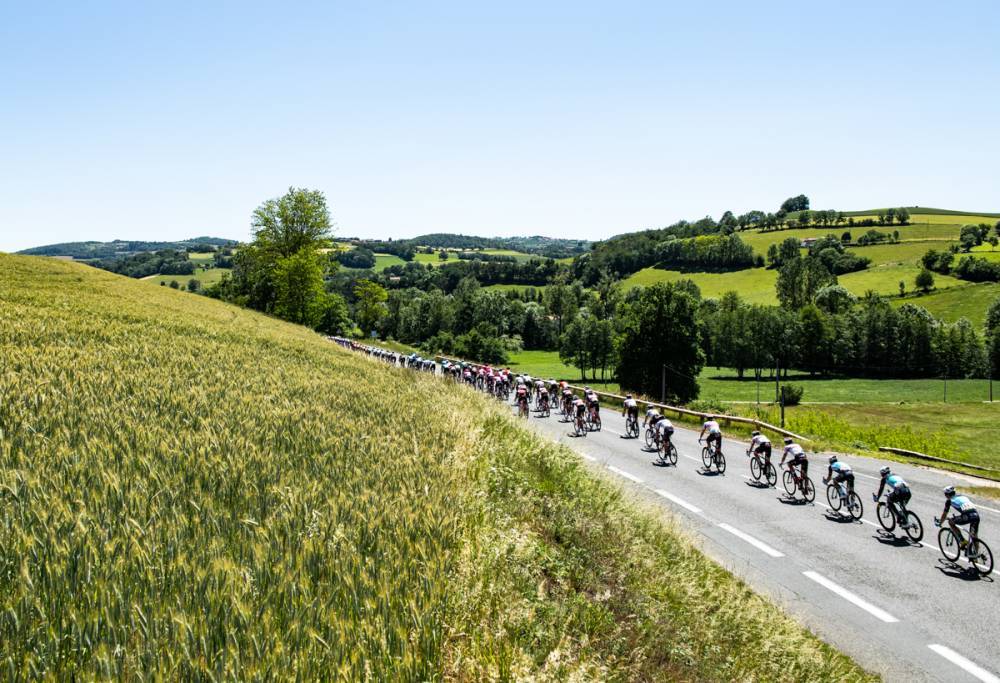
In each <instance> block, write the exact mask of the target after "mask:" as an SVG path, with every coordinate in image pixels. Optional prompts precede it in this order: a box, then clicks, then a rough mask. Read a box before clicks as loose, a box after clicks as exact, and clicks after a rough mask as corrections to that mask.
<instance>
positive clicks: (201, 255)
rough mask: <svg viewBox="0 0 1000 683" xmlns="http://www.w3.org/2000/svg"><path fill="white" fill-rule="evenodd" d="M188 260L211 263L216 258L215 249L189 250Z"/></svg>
mask: <svg viewBox="0 0 1000 683" xmlns="http://www.w3.org/2000/svg"><path fill="white" fill-rule="evenodd" d="M188 260H189V261H194V262H195V263H198V264H203V263H211V262H212V261H213V260H215V252H213V251H189V252H188Z"/></svg>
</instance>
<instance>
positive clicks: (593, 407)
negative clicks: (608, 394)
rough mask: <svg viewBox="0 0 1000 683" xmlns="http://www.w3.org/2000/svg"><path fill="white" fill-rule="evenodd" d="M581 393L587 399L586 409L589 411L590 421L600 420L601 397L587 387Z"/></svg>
mask: <svg viewBox="0 0 1000 683" xmlns="http://www.w3.org/2000/svg"><path fill="white" fill-rule="evenodd" d="M583 395H584V397H585V398H586V400H587V410H589V411H590V419H591V421H592V422H600V421H601V398H600V397H599V396H598V395H597V393H596V392H595V391H594V390H593V389H591V388H590V387H587V388H585V389H584V390H583Z"/></svg>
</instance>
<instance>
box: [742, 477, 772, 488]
mask: <svg viewBox="0 0 1000 683" xmlns="http://www.w3.org/2000/svg"><path fill="white" fill-rule="evenodd" d="M744 483H745V484H746V485H747V486H749V487H750V488H752V489H769V488H771V485H770V484H768V483H766V482H763V481H754V480H753V479H749V480H747V481H745V482H744Z"/></svg>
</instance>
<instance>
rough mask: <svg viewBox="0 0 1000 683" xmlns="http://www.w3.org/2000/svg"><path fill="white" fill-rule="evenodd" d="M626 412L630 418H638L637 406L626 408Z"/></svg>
mask: <svg viewBox="0 0 1000 683" xmlns="http://www.w3.org/2000/svg"><path fill="white" fill-rule="evenodd" d="M628 414H629V417H631V418H632V419H634V420H638V419H639V407H638V406H635V407H633V408H629V409H628Z"/></svg>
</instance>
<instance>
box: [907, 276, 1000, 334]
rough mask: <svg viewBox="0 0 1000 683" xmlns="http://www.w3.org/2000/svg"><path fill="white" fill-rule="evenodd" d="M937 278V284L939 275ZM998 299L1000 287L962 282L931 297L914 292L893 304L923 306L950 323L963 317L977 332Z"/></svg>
mask: <svg viewBox="0 0 1000 683" xmlns="http://www.w3.org/2000/svg"><path fill="white" fill-rule="evenodd" d="M934 277H935V282H936V281H937V275H935V276H934ZM997 298H1000V284H997V283H992V282H983V283H979V284H970V283H962V285H961V286H957V287H949V288H947V289H938V290H936V291H932V292H930V293H928V294H920V293H911V294H910V295H909V296H906V297H902V298H900V297H896V298H894V299H890V301H889V303H891V304H892V305H893V306H902V305H903V304H914V305H916V306H922V307H923V308H926V309H927V310H928V311H930V312H931V314H933V315H934V316H936V317H938V318H940V319H942V320H945V321H947V322H950V323H954V322H957V321H958V319H959V318H968V319H969V321H970V322H971V323H972V324H973V325H975V326H976V329H982V326H983V324H984V323H985V322H986V311H987V310H988V309H989V307H990V304H992V303H993V302H994V301H996V300H997Z"/></svg>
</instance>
